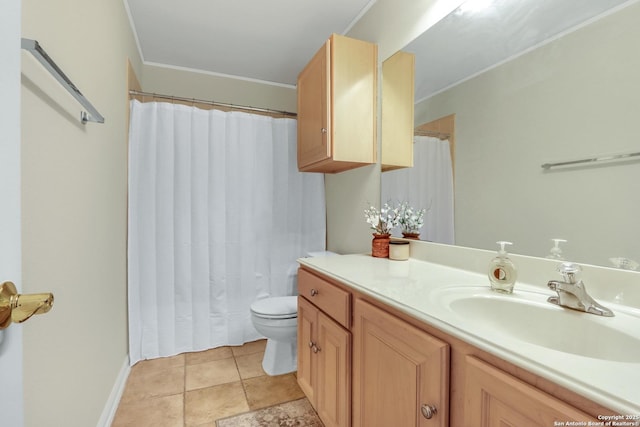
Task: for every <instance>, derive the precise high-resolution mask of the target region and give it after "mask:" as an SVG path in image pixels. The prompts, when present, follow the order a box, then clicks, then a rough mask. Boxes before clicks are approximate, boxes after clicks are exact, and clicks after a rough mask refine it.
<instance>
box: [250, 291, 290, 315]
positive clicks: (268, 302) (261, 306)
mask: <svg viewBox="0 0 640 427" xmlns="http://www.w3.org/2000/svg"><path fill="white" fill-rule="evenodd" d="M251 311H252V312H253V313H254V314H257V315H259V316H264V317H269V318H291V317H296V316H297V315H298V297H296V296H291V297H271V298H264V299H260V300H258V301H255V302H254V303H253V304H251Z"/></svg>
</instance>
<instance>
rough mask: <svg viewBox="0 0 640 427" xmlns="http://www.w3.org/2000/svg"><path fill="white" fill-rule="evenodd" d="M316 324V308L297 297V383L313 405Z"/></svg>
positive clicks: (315, 376) (315, 372) (315, 377)
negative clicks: (313, 350) (313, 349)
mask: <svg viewBox="0 0 640 427" xmlns="http://www.w3.org/2000/svg"><path fill="white" fill-rule="evenodd" d="M317 324H318V309H317V308H315V307H314V306H313V304H311V303H310V302H309V301H307V300H306V299H304V298H302V297H298V372H297V377H298V385H299V386H300V389H302V391H303V392H304V394H305V395H306V396H307V398H308V399H309V402H311V405H313V406H314V407H315V406H316V393H315V389H316V383H317V370H316V369H315V365H314V363H315V362H314V356H315V355H314V353H313V352H312V347H313V344H314V340H315V339H316V335H317V332H316V327H317Z"/></svg>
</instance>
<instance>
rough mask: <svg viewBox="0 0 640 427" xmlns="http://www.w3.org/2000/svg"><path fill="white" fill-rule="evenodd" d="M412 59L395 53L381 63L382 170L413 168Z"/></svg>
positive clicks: (413, 56) (404, 53) (413, 62)
mask: <svg viewBox="0 0 640 427" xmlns="http://www.w3.org/2000/svg"><path fill="white" fill-rule="evenodd" d="M414 70H415V55H413V54H412V53H407V52H397V53H395V54H394V55H393V56H391V57H390V58H388V59H387V60H386V61H384V62H383V63H382V155H381V158H382V160H381V164H382V170H383V171H387V170H392V169H398V168H407V167H412V166H413V133H414V131H413V110H414V106H413V104H414V102H413V98H414V74H415V71H414Z"/></svg>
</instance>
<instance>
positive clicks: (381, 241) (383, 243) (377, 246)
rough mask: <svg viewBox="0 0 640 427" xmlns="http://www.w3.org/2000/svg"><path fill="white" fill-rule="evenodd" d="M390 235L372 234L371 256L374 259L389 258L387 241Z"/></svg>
mask: <svg viewBox="0 0 640 427" xmlns="http://www.w3.org/2000/svg"><path fill="white" fill-rule="evenodd" d="M390 238H391V234H388V233H387V234H376V233H373V240H372V241H371V256H374V257H376V258H389V240H391V239H390Z"/></svg>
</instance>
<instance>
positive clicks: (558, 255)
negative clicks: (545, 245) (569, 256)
mask: <svg viewBox="0 0 640 427" xmlns="http://www.w3.org/2000/svg"><path fill="white" fill-rule="evenodd" d="M551 241H552V242H553V243H554V245H553V247H552V248H551V249H549V255H547V258H549V259H557V260H558V261H564V256H563V255H562V249H560V243H567V241H566V240H565V239H551Z"/></svg>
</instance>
